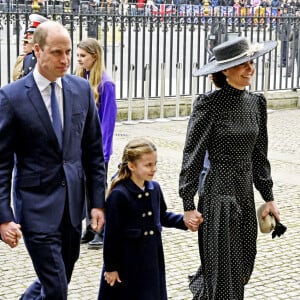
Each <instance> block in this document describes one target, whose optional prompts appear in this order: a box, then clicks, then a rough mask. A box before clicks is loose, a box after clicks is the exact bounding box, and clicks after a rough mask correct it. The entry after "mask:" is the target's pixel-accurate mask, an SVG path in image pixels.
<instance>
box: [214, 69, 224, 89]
mask: <svg viewBox="0 0 300 300" xmlns="http://www.w3.org/2000/svg"><path fill="white" fill-rule="evenodd" d="M211 80H212V82H213V83H214V85H215V86H216V87H217V88H219V89H220V88H222V87H223V86H224V85H225V83H226V82H227V81H226V76H225V75H224V74H223V72H222V71H220V72H217V73H213V74H211Z"/></svg>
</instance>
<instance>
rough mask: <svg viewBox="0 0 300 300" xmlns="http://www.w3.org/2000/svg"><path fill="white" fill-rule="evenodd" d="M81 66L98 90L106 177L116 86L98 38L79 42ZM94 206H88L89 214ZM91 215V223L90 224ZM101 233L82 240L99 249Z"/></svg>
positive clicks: (88, 234)
mask: <svg viewBox="0 0 300 300" xmlns="http://www.w3.org/2000/svg"><path fill="white" fill-rule="evenodd" d="M77 63H78V65H77V68H76V71H75V74H76V75H78V76H80V77H83V78H86V79H87V80H88V81H89V82H90V85H91V87H92V90H93V92H94V97H95V102H96V105H97V108H98V114H99V119H100V125H101V130H102V143H103V154H104V159H105V167H106V177H107V170H108V163H109V160H110V156H111V154H112V150H113V135H114V130H115V123H116V117H117V102H116V86H115V83H114V82H113V80H112V79H111V77H110V76H109V75H108V73H107V72H106V70H105V65H104V59H103V49H102V47H101V46H100V44H99V43H98V41H97V40H96V39H93V38H87V39H85V40H82V41H80V42H79V43H78V45H77ZM89 211H90V207H88V214H87V215H89ZM89 219H90V218H89V216H87V225H88V224H89ZM102 241H103V237H102V234H101V233H100V234H99V233H96V234H94V233H91V232H89V231H86V232H85V233H84V234H83V235H82V239H81V242H82V243H89V244H88V248H90V249H99V248H101V247H102V244H103V242H102Z"/></svg>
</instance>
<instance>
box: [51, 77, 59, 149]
mask: <svg viewBox="0 0 300 300" xmlns="http://www.w3.org/2000/svg"><path fill="white" fill-rule="evenodd" d="M50 85H51V112H52V125H53V129H54V131H55V134H56V136H57V139H58V143H59V146H60V148H62V123H61V118H60V113H59V108H58V102H57V98H56V94H55V82H51V83H50Z"/></svg>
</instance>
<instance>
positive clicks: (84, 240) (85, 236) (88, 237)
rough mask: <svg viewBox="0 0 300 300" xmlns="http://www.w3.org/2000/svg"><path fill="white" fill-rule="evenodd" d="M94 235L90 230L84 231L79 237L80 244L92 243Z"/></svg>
mask: <svg viewBox="0 0 300 300" xmlns="http://www.w3.org/2000/svg"><path fill="white" fill-rule="evenodd" d="M94 235H95V234H94V233H93V232H91V231H90V230H86V231H84V232H83V234H82V236H81V240H80V244H86V243H88V242H90V241H92V240H93V238H94Z"/></svg>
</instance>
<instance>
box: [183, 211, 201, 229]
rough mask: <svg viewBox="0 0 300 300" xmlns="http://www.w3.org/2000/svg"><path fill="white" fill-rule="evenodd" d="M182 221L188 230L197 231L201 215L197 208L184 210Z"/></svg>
mask: <svg viewBox="0 0 300 300" xmlns="http://www.w3.org/2000/svg"><path fill="white" fill-rule="evenodd" d="M183 221H184V223H185V226H186V227H187V228H188V229H189V230H191V231H197V230H198V228H199V225H200V224H201V223H202V222H203V217H202V214H200V212H199V211H198V210H196V209H195V210H189V211H185V212H184V217H183Z"/></svg>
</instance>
